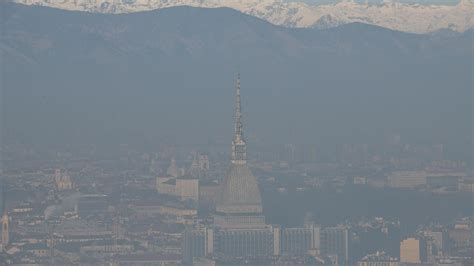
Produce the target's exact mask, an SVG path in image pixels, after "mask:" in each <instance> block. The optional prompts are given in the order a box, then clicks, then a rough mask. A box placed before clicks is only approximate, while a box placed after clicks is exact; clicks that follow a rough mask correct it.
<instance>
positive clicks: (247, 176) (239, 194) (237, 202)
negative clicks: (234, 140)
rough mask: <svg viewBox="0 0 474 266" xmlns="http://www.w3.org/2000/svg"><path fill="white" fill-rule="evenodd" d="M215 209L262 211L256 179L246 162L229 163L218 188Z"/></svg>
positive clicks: (236, 212)
mask: <svg viewBox="0 0 474 266" xmlns="http://www.w3.org/2000/svg"><path fill="white" fill-rule="evenodd" d="M216 210H217V212H218V213H224V214H249V213H262V198H261V196H260V190H259V188H258V183H257V179H256V178H255V177H254V176H253V175H252V172H251V171H250V169H249V168H248V166H247V164H231V167H230V169H229V171H228V172H227V175H226V176H225V178H224V182H223V183H222V185H221V188H220V190H219V194H218V197H217V204H216Z"/></svg>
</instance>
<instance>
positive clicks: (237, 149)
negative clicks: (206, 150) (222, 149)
mask: <svg viewBox="0 0 474 266" xmlns="http://www.w3.org/2000/svg"><path fill="white" fill-rule="evenodd" d="M234 119H235V121H234V139H233V140H232V156H231V161H232V163H233V164H245V163H246V162H247V148H246V144H245V140H244V132H243V125H242V106H241V103H240V73H238V74H237V84H236V87H235V114H234Z"/></svg>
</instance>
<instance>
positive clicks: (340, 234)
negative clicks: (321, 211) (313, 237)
mask: <svg viewBox="0 0 474 266" xmlns="http://www.w3.org/2000/svg"><path fill="white" fill-rule="evenodd" d="M321 253H322V254H324V255H326V256H337V261H338V262H339V265H349V264H348V263H349V230H348V229H347V227H344V226H336V227H326V228H324V229H323V230H321Z"/></svg>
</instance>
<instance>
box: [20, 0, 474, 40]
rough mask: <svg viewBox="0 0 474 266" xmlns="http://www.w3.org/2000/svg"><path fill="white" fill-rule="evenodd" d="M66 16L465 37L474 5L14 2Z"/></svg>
mask: <svg viewBox="0 0 474 266" xmlns="http://www.w3.org/2000/svg"><path fill="white" fill-rule="evenodd" d="M12 1H13V2H16V3H20V4H25V5H41V6H49V7H55V8H60V9H66V10H77V11H88V12H98V13H129V12H138V11H146V10H153V9H160V8H167V7H173V6H183V5H187V6H194V7H207V8H217V7H229V8H233V9H236V10H239V11H241V12H243V13H246V14H249V15H252V16H256V17H259V18H262V19H265V20H267V21H269V22H271V23H273V24H277V25H282V26H286V27H315V28H329V27H334V26H338V25H341V24H346V23H351V22H362V23H368V24H373V25H377V26H381V27H385V28H390V29H394V30H399V31H405V32H414V33H426V32H433V31H437V30H439V29H443V28H449V29H452V30H455V31H460V32H462V31H465V30H467V29H470V28H472V27H473V26H474V24H473V23H474V22H473V20H472V17H473V15H472V14H473V10H474V0H461V1H460V3H459V4H457V5H454V6H443V5H415V4H403V3H396V2H394V1H385V2H384V3H382V4H359V3H356V2H354V1H353V0H343V1H341V2H339V3H336V4H326V5H311V4H306V3H301V2H284V1H282V0H12Z"/></svg>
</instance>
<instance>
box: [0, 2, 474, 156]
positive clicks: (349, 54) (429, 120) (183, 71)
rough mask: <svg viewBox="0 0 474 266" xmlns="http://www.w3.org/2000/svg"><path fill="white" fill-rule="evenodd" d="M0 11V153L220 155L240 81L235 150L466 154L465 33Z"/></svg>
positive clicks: (188, 14)
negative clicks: (0, 141) (2, 145)
mask: <svg viewBox="0 0 474 266" xmlns="http://www.w3.org/2000/svg"><path fill="white" fill-rule="evenodd" d="M0 11H1V14H2V20H1V21H0V23H1V28H2V29H3V30H2V35H1V39H0V51H1V55H2V58H1V59H2V60H1V61H2V73H3V81H2V86H3V88H4V92H3V96H4V102H3V104H4V110H5V124H4V127H3V130H4V131H6V132H5V136H6V140H7V142H8V141H16V142H20V143H32V144H37V145H49V144H51V145H59V143H66V144H67V145H72V144H75V143H76V144H77V143H79V144H80V143H101V144H104V145H105V144H106V143H131V142H139V143H141V144H144V145H156V144H158V143H168V144H173V143H178V144H184V143H208V142H209V141H210V142H219V143H224V144H226V145H227V144H228V136H230V135H231V131H232V110H233V107H232V103H233V88H234V85H235V84H234V82H235V77H236V72H237V71H238V70H239V69H240V72H241V76H242V100H243V110H244V118H243V119H244V121H245V126H246V132H247V133H248V135H247V138H248V140H249V142H250V143H251V145H249V146H253V147H254V146H255V145H256V144H257V143H295V142H298V143H323V144H327V143H331V142H335V143H341V142H343V143H344V142H359V141H364V142H373V141H376V139H377V138H379V137H381V136H383V135H384V134H386V133H390V132H396V133H399V134H401V136H402V138H403V140H404V141H406V142H408V143H410V142H416V143H442V144H445V145H446V147H447V150H449V149H451V150H452V151H455V152H458V153H462V151H464V153H463V154H470V148H469V147H471V146H470V145H471V144H472V128H471V125H472V121H473V120H472V102H473V101H472V95H473V91H472V90H473V87H472V84H473V81H472V69H473V66H472V62H473V61H474V60H473V59H474V57H473V49H472V38H473V31H472V30H467V31H465V32H464V33H458V32H454V31H450V30H444V31H438V32H436V33H432V34H412V33H404V32H399V31H394V30H389V29H386V28H381V27H378V26H373V25H368V24H362V23H351V24H346V25H342V26H339V27H335V28H331V29H326V30H318V29H309V28H297V29H295V28H286V27H281V26H276V25H274V24H271V23H269V22H267V21H265V20H262V19H258V18H255V17H253V16H249V15H246V14H243V13H240V12H238V11H235V10H233V9H229V8H212V9H207V8H193V7H185V6H183V7H173V8H166V9H159V10H153V11H146V12H135V13H129V14H99V13H87V12H77V11H64V10H59V9H53V8H47V7H38V6H25V5H18V4H0ZM216 22H218V23H216ZM226 147H227V146H226Z"/></svg>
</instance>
